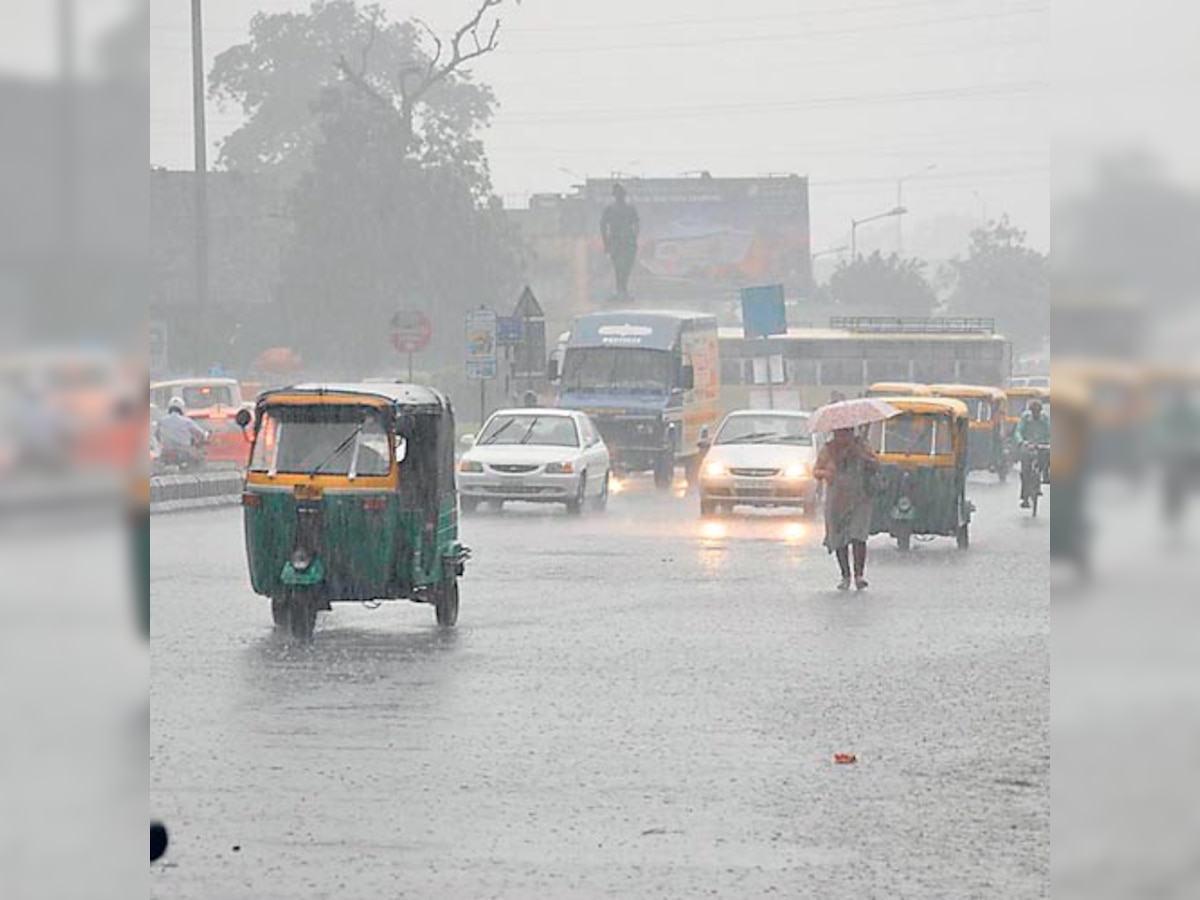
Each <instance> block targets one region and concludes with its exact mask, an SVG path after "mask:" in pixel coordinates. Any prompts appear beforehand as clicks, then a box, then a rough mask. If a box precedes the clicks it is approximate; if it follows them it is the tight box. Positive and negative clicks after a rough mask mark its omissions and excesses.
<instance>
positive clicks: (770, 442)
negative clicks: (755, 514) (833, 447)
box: [700, 409, 821, 516]
mask: <svg viewBox="0 0 1200 900" xmlns="http://www.w3.org/2000/svg"><path fill="white" fill-rule="evenodd" d="M808 418H809V414H808V413H806V412H792V411H787V410H762V409H758V410H754V409H747V410H740V411H737V412H732V413H730V414H729V415H728V416H726V417H725V421H723V422H722V423H721V427H720V428H719V429H717V434H716V437H715V438H714V439H713V444H712V447H711V448H710V449H709V451H708V453H707V454H706V455H705V457H704V462H703V464H702V465H701V469H700V514H701V515H703V516H707V515H711V514H712V513H715V512H717V511H718V510H720V509H722V508H732V507H734V506H802V507H804V513H805V515H808V516H812V515H815V514H816V510H817V505H818V503H819V502H820V497H821V491H820V485H819V482H818V481H817V480H816V478H814V477H813V465H814V464H815V463H816V460H817V449H818V448H817V442H816V441H815V440H814V438H813V435H812V433H811V432H810V431H809V429H808Z"/></svg>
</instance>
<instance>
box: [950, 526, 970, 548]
mask: <svg viewBox="0 0 1200 900" xmlns="http://www.w3.org/2000/svg"><path fill="white" fill-rule="evenodd" d="M954 536H955V538H956V539H957V541H958V549H959V550H966V549H967V548H968V547H970V546H971V526H970V525H968V524H967V523H966V522H964V523H963V524H961V525H959V526H958V531H957V532H956V533H955V535H954Z"/></svg>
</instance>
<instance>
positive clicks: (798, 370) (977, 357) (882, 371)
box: [721, 316, 1012, 409]
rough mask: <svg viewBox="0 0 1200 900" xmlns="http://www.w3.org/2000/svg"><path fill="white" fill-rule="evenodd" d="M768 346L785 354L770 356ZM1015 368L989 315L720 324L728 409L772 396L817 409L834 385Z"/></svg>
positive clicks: (991, 374)
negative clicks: (760, 330)
mask: <svg viewBox="0 0 1200 900" xmlns="http://www.w3.org/2000/svg"><path fill="white" fill-rule="evenodd" d="M764 344H765V345H766V347H767V348H768V349H767V350H764ZM768 353H769V355H770V356H772V357H775V358H776V359H778V360H779V361H778V362H774V363H769V361H768V358H767V356H768ZM780 358H781V359H780ZM780 362H781V363H782V365H780ZM1011 367H1012V343H1011V342H1010V341H1009V340H1008V338H1006V337H1004V335H1002V334H997V333H996V328H995V322H994V321H993V320H992V319H986V318H984V319H976V318H941V317H932V318H906V317H897V316H841V317H834V318H831V319H830V320H829V325H828V327H826V328H789V329H788V332H787V334H780V335H773V336H772V337H771V338H769V339H768V340H766V341H762V340H748V339H746V337H745V335H744V334H743V332H742V329H741V328H722V329H721V391H722V400H723V402H724V405H725V408H726V409H745V408H748V407H755V408H765V407H767V406H768V400H772V401H773V405H774V406H775V407H776V408H783V409H816V408H817V407H819V406H821V405H822V404H825V403H828V402H829V398H830V396H832V394H833V393H834V392H838V393H841V394H843V395H845V396H846V397H857V396H859V395H860V394H861V393H864V392H865V391H866V390H867V388H868V387H869V386H870V385H873V384H875V383H876V382H897V383H900V382H905V383H909V382H915V383H917V384H935V383H937V382H942V383H955V384H957V383H966V384H981V385H989V386H992V387H1003V386H1004V385H1005V384H1007V383H1008V376H1009V374H1010V372H1011ZM768 369H769V370H770V371H769V372H768ZM768 375H769V376H770V384H768ZM906 394H907V392H898V393H897V394H894V395H893V396H906Z"/></svg>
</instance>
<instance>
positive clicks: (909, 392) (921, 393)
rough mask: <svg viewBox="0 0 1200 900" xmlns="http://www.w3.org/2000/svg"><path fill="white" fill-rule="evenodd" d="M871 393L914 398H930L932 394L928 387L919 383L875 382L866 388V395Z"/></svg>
mask: <svg viewBox="0 0 1200 900" xmlns="http://www.w3.org/2000/svg"><path fill="white" fill-rule="evenodd" d="M871 392H881V393H887V394H904V395H905V396H914V397H925V396H930V395H931V394H932V393H933V391H932V390H931V389H930V387H929V385H927V384H922V383H921V382H919V381H877V382H875V383H874V384H873V385H871V386H870V387H868V388H867V393H871Z"/></svg>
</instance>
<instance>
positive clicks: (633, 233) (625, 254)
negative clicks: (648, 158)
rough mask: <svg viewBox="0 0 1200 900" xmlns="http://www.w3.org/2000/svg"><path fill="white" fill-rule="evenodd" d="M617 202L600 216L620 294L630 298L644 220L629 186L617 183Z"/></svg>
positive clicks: (606, 246) (601, 233)
mask: <svg viewBox="0 0 1200 900" xmlns="http://www.w3.org/2000/svg"><path fill="white" fill-rule="evenodd" d="M612 192H613V202H612V203H610V204H608V206H606V207H605V208H604V214H603V215H602V216H601V217H600V236H601V237H602V238H603V239H604V252H605V253H606V254H607V255H608V258H609V259H611V260H612V266H613V274H614V275H615V276H616V282H617V294H616V295H617V297H618V298H620V299H622V300H627V299H628V298H629V275H630V273H632V272H633V263H634V260H635V259H637V249H638V232H639V230H640V229H641V222H640V221H639V220H638V213H637V209H636V208H635V207H634V205H633V204H632V203H630V202H629V200H628V196H627V194H626V192H625V188H624V187H622V186H621V185H620V184H614V185H613V189H612Z"/></svg>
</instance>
